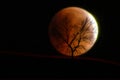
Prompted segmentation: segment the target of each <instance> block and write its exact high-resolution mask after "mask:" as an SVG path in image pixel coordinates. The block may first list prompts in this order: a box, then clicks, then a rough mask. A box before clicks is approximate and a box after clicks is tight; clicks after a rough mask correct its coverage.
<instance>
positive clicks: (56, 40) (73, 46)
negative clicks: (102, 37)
mask: <svg viewBox="0 0 120 80" xmlns="http://www.w3.org/2000/svg"><path fill="white" fill-rule="evenodd" d="M48 34H49V38H50V42H51V44H52V45H53V47H54V48H55V49H56V50H57V51H58V52H59V53H61V54H63V55H66V56H79V55H82V54H85V53H86V52H87V51H89V50H90V49H91V48H92V47H93V45H94V44H95V42H96V40H97V36H98V25H97V22H96V20H95V18H94V17H93V15H92V14H91V13H89V12H88V11H86V10H84V9H82V8H79V7H67V8H64V9H62V10H60V11H59V12H58V13H56V14H55V16H54V17H53V18H52V20H51V22H50V25H49V28H48Z"/></svg>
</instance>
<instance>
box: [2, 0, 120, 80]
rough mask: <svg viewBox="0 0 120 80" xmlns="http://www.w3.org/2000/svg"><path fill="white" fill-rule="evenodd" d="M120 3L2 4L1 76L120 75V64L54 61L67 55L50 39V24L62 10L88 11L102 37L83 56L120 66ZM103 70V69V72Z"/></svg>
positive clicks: (42, 1)
mask: <svg viewBox="0 0 120 80" xmlns="http://www.w3.org/2000/svg"><path fill="white" fill-rule="evenodd" d="M117 3H119V2H116V1H115V0H114V1H109V2H107V1H106V2H104V1H102V0H49V1H47V0H46V1H45V0H40V1H33V2H32V1H28V2H27V1H26V2H25V1H16V2H7V1H6V2H2V3H1V4H2V5H1V13H2V14H1V24H0V26H1V27H0V37H1V39H0V52H1V55H0V59H1V61H0V62H1V65H2V68H1V70H2V71H1V72H0V73H1V74H2V76H9V77H11V76H12V77H15V76H21V75H22V76H37V77H43V76H46V77H48V76H52V77H55V76H60V77H61V76H62V77H63V76H67V77H71V75H72V76H73V77H79V78H80V77H83V76H89V77H91V76H92V77H93V76H107V77H110V76H119V73H120V66H118V65H113V64H107V63H106V64H104V63H102V62H100V63H99V62H97V61H89V60H81V59H80V60H79V59H78V60H71V59H67V58H66V59H65V58H59V59H57V58H54V57H53V56H57V57H59V56H63V55H61V54H60V53H58V52H57V51H56V50H55V49H54V48H53V47H52V45H51V43H50V41H49V36H48V26H49V23H50V21H51V19H52V17H53V16H54V15H55V14H56V13H57V12H58V11H59V10H61V9H63V8H65V7H69V6H77V7H81V8H84V9H86V10H87V11H89V12H90V13H92V14H93V15H94V16H95V18H96V20H97V22H98V26H99V36H98V40H97V41H96V43H95V45H94V46H93V48H92V49H91V50H90V51H88V52H87V53H86V54H85V55H82V56H80V57H82V58H86V57H87V58H99V59H105V60H110V61H115V62H118V63H120V52H119V45H120V36H119V34H120V33H119V32H120V31H119V18H120V16H119V13H120V12H119V5H118V4H117ZM3 52H4V53H3ZM18 53H19V54H18ZM20 53H21V54H20ZM29 54H30V55H29ZM35 55H39V56H35ZM41 56H44V57H41ZM45 56H46V57H45ZM51 56H52V57H51ZM63 57H64V56H63ZM108 67H109V68H110V69H108ZM55 68H57V69H55ZM59 68H60V69H62V70H63V71H61V70H59ZM101 68H103V69H102V71H101V70H100V69H101ZM113 73H114V75H113Z"/></svg>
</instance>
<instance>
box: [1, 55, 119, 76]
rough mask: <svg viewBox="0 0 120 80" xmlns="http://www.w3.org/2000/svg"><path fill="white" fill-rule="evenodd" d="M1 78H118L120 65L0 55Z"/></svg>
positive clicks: (83, 60)
mask: <svg viewBox="0 0 120 80" xmlns="http://www.w3.org/2000/svg"><path fill="white" fill-rule="evenodd" d="M0 67H1V68H0V74H1V75H0V76H1V78H4V77H5V78H96V77H98V78H99V77H100V78H101V77H102V78H111V77H112V78H113V77H115V78H119V76H120V66H119V65H116V64H109V63H108V64H107V63H103V62H97V61H94V60H91V61H90V60H85V59H74V60H73V59H70V58H58V59H57V58H52V57H46V58H45V57H43V58H42V57H41V58H38V57H34V56H33V57H32V56H21V55H19V56H17V55H16V56H15V55H3V54H2V55H1V56H0Z"/></svg>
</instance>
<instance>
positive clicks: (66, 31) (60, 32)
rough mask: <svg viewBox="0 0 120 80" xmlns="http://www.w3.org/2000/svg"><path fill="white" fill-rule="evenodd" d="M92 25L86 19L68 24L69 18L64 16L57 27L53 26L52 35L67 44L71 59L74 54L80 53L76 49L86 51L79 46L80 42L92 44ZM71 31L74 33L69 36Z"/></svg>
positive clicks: (91, 22)
mask: <svg viewBox="0 0 120 80" xmlns="http://www.w3.org/2000/svg"><path fill="white" fill-rule="evenodd" d="M92 24H93V21H92V20H90V18H88V17H86V18H85V20H84V21H82V22H78V24H74V25H73V24H70V19H69V17H68V16H65V17H64V18H63V19H62V22H60V24H59V25H57V24H54V27H53V28H52V34H53V35H54V36H56V37H60V38H61V39H62V41H64V42H65V44H67V46H68V48H69V49H70V52H71V56H72V58H73V57H74V53H75V52H76V53H80V51H78V50H77V49H78V48H81V49H84V50H86V47H85V46H84V45H82V44H80V43H81V42H82V41H84V42H86V43H90V42H92V39H93V33H94V29H93V28H91V25H92ZM61 26H62V27H61ZM58 27H59V28H58ZM72 30H74V31H73V32H72V34H71V31H72Z"/></svg>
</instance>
